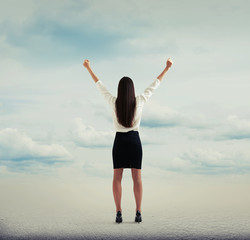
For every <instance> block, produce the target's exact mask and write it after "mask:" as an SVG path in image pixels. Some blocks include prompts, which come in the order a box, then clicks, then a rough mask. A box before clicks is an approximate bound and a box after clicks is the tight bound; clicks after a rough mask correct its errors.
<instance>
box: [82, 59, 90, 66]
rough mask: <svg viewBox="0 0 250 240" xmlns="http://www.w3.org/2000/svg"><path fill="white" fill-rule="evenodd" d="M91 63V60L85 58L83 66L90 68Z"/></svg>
mask: <svg viewBox="0 0 250 240" xmlns="http://www.w3.org/2000/svg"><path fill="white" fill-rule="evenodd" d="M89 64H90V62H89V60H88V59H85V60H84V62H83V66H84V67H86V68H89V66H90V65H89Z"/></svg>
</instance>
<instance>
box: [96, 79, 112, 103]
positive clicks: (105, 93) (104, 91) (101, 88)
mask: <svg viewBox="0 0 250 240" xmlns="http://www.w3.org/2000/svg"><path fill="white" fill-rule="evenodd" d="M95 84H96V86H97V88H98V89H99V91H100V93H101V94H102V95H103V96H104V99H105V100H106V101H107V102H108V104H109V105H111V106H112V104H113V101H114V99H115V96H113V95H112V94H111V93H110V92H109V91H108V90H107V88H106V87H105V86H104V84H103V82H102V81H101V80H98V81H97V82H96V83H95Z"/></svg>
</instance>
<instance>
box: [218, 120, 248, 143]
mask: <svg viewBox="0 0 250 240" xmlns="http://www.w3.org/2000/svg"><path fill="white" fill-rule="evenodd" d="M226 128H227V129H225V130H223V132H222V133H221V134H220V137H221V138H222V139H250V121H249V120H246V119H243V118H240V117H239V116H237V115H229V116H228V117H227V120H226Z"/></svg>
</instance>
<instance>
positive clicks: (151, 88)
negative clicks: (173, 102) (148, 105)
mask: <svg viewBox="0 0 250 240" xmlns="http://www.w3.org/2000/svg"><path fill="white" fill-rule="evenodd" d="M160 83H161V81H160V80H159V79H158V78H156V79H155V80H154V81H153V82H152V83H151V84H150V85H149V86H148V87H147V88H146V89H145V90H144V92H143V93H142V94H141V95H140V97H141V99H142V100H143V101H144V103H145V102H147V101H148V99H149V98H150V97H151V96H152V94H153V92H154V90H155V89H157V88H158V87H159V85H160Z"/></svg>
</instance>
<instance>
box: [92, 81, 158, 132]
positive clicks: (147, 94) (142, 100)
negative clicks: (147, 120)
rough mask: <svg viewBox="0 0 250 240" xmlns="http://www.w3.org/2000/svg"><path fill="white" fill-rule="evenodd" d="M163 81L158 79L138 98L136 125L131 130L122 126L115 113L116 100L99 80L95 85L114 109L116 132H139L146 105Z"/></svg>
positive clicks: (113, 116)
mask: <svg viewBox="0 0 250 240" xmlns="http://www.w3.org/2000/svg"><path fill="white" fill-rule="evenodd" d="M160 83H161V81H160V80H159V79H158V78H156V79H155V80H154V81H153V82H152V83H151V84H150V85H149V86H148V87H147V88H146V89H145V90H144V92H143V93H142V94H141V95H139V96H136V110H135V116H134V125H133V127H131V128H127V127H124V126H122V125H121V124H120V123H119V122H118V120H117V117H116V112H115V101H116V98H117V97H115V96H113V95H112V94H111V93H110V92H109V91H108V90H107V89H106V87H105V86H104V84H103V82H102V81H101V80H98V81H97V82H96V83H95V84H96V86H97V88H98V89H99V90H100V92H101V94H102V95H103V96H104V98H105V100H106V101H107V102H108V104H109V105H110V106H111V108H112V118H113V124H114V127H115V130H116V132H128V131H131V130H134V131H139V127H140V123H141V116H142V109H143V106H144V104H145V103H146V102H147V101H148V99H149V98H150V97H151V96H152V94H153V92H154V90H155V89H156V88H157V87H158V86H159V85H160Z"/></svg>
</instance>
